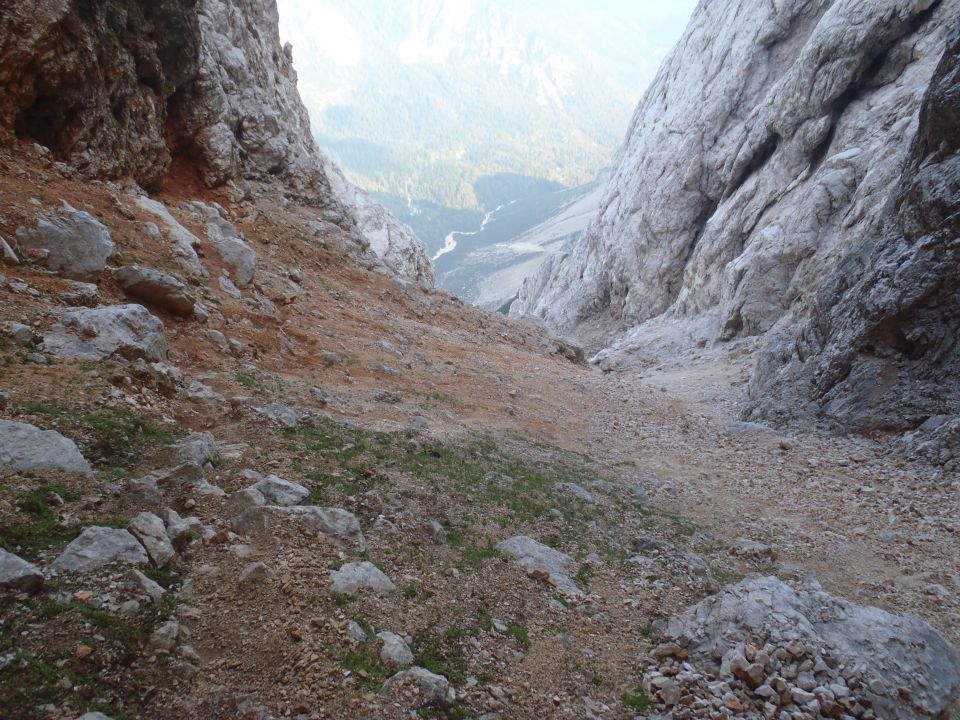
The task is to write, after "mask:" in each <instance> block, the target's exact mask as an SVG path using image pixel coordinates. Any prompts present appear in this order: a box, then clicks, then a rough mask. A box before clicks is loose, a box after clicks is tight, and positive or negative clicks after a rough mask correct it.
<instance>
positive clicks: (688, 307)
mask: <svg viewBox="0 0 960 720" xmlns="http://www.w3.org/2000/svg"><path fill="white" fill-rule="evenodd" d="M958 18H960V2H957V0H940V1H939V2H936V1H931V0H922V1H920V2H918V1H917V0H869V1H864V0H855V1H854V0H839V1H837V2H830V1H828V0H791V1H790V2H786V3H778V4H773V3H751V2H734V3H701V4H700V6H699V8H698V9H697V11H696V13H695V15H694V17H693V19H692V21H691V24H690V26H689V28H688V30H687V32H686V34H685V36H684V38H683V39H682V40H681V42H680V43H679V45H678V47H677V48H676V49H675V50H674V52H673V54H672V55H671V56H670V57H669V58H668V60H667V61H666V63H665V65H664V67H663V68H662V69H661V71H660V74H659V75H658V77H657V79H656V81H655V82H654V84H653V85H652V86H651V88H650V90H649V91H648V92H647V94H646V95H645V96H644V98H643V100H642V101H641V103H640V105H639V107H638V109H637V112H636V115H635V117H634V120H633V123H632V126H631V128H630V131H629V133H628V137H627V140H626V142H625V144H624V146H623V148H622V149H621V151H620V154H619V157H618V162H617V170H616V172H615V174H614V176H613V178H612V180H611V182H610V184H609V186H608V188H607V191H606V195H605V197H604V199H603V201H602V204H601V209H600V213H599V216H598V217H597V218H596V219H595V221H594V222H593V224H592V226H591V228H590V229H589V230H588V233H587V235H586V237H585V239H584V240H583V241H582V242H581V243H580V245H579V246H578V247H577V248H576V249H575V250H574V251H573V252H572V253H571V254H570V255H569V256H557V257H555V258H553V259H552V260H551V261H550V262H549V263H548V264H547V265H545V266H544V268H543V270H542V271H541V272H540V274H539V275H537V276H536V277H534V278H532V279H531V280H529V281H528V282H527V284H526V285H525V287H524V288H523V290H522V291H521V294H520V298H519V300H518V302H517V303H516V304H515V305H514V308H513V312H514V313H515V314H526V315H533V316H536V317H539V318H542V319H544V320H546V321H547V322H548V323H549V324H551V325H553V326H554V327H557V328H560V329H563V330H565V331H567V332H569V333H572V334H575V335H578V336H579V337H580V338H581V339H583V340H584V341H586V342H588V343H589V344H592V345H594V346H595V347H602V346H609V345H613V346H614V349H613V350H612V351H608V352H606V353H605V354H604V355H603V357H604V360H605V362H607V363H608V364H610V365H616V364H618V363H623V362H629V361H630V357H631V355H632V354H634V353H635V352H636V351H638V350H643V349H647V350H649V349H650V348H651V347H652V346H654V345H656V344H658V343H660V344H662V343H664V342H665V339H669V340H670V341H671V342H675V343H678V344H679V345H680V346H682V345H684V344H685V343H686V344H688V345H692V344H694V343H701V344H702V343H710V342H714V341H718V340H719V341H724V340H731V339H735V338H739V337H747V336H758V335H764V334H767V333H770V331H771V330H776V331H777V333H774V334H778V333H779V331H780V329H781V328H782V327H784V326H786V325H789V324H790V323H792V322H793V320H792V318H793V312H794V311H798V312H799V311H800V308H802V307H810V306H811V305H815V304H816V303H815V301H814V298H815V297H817V294H818V293H819V292H820V290H821V286H822V285H823V282H824V278H827V277H833V281H832V283H833V286H834V288H835V290H834V291H833V294H834V298H835V299H836V297H839V296H840V295H845V296H847V297H848V304H847V305H845V306H844V307H843V308H839V307H838V308H834V309H833V311H834V315H833V320H830V321H827V320H825V319H824V320H823V322H826V323H827V324H828V325H829V326H830V327H834V328H836V327H839V325H840V324H841V318H842V317H849V318H850V322H851V323H853V324H856V321H854V320H853V319H852V316H849V315H844V313H850V312H852V308H853V305H856V304H857V303H858V302H860V303H867V304H868V305H869V303H870V302H871V301H870V300H869V299H868V298H867V297H866V296H863V295H861V293H864V292H866V291H867V289H868V287H867V286H866V285H859V284H858V281H859V280H860V277H859V274H858V273H859V268H862V267H864V265H865V263H867V262H869V257H870V252H871V248H872V247H873V245H874V244H875V243H876V239H877V238H878V237H879V236H880V235H881V234H882V232H883V228H884V227H885V219H884V218H885V214H884V208H885V207H887V205H888V203H889V202H890V198H891V194H892V192H894V190H895V189H896V188H897V186H898V183H899V182H901V177H903V178H904V179H903V181H902V182H903V183H906V184H907V185H909V184H910V182H911V178H916V179H917V181H918V182H919V181H920V180H921V179H922V178H921V176H919V175H915V173H916V165H915V163H916V162H917V160H916V158H913V157H912V155H911V153H912V152H913V151H912V150H911V148H913V147H914V145H913V144H912V141H913V138H914V137H915V136H916V135H917V128H918V123H919V120H918V118H919V115H920V108H921V105H922V103H923V98H924V96H925V93H926V91H927V88H928V87H929V86H930V83H931V78H932V76H933V75H934V71H935V69H936V68H937V66H938V64H939V63H940V60H941V57H942V55H943V52H944V47H945V44H946V36H947V33H948V31H949V29H950V28H951V27H954V26H955V25H956V23H957V19H958ZM953 131H954V134H956V126H955V125H954V126H953ZM916 194H917V191H915V192H914V195H916ZM941 202H942V203H943V204H944V206H945V207H948V208H949V207H951V201H950V200H949V196H948V195H947V196H945V199H943V200H942V201H941ZM955 206H956V201H955V199H954V200H953V201H952V207H955ZM918 212H919V211H918ZM944 212H945V211H944ZM914 225H916V223H914ZM911 232H920V229H919V228H916V229H915V230H911ZM891 252H892V250H891ZM944 252H946V251H945V250H944ZM857 258H860V259H859V260H858V259H857ZM952 258H953V266H952V267H953V270H954V271H955V270H956V258H955V255H953V256H952ZM905 259H909V260H913V259H916V258H914V257H911V258H905ZM943 259H944V262H945V263H946V262H947V260H948V259H949V258H948V257H947V256H946V255H945V256H944V258H943ZM887 262H889V261H887ZM881 264H882V263H881ZM922 267H924V265H923V264H921V265H917V266H916V272H917V274H918V275H922V274H923V273H922V272H921V268H922ZM931 267H932V266H931ZM948 267H949V265H948ZM944 272H946V271H945V270H944ZM907 279H908V278H907V274H906V273H904V274H903V277H902V278H898V279H897V282H901V281H905V280H907ZM918 282H919V280H918ZM930 282H933V283H934V284H935V281H930ZM921 286H922V287H927V281H924V283H923V284H921V285H918V286H917V287H918V288H919V287H921ZM911 290H912V288H900V289H898V292H899V293H901V296H902V297H906V295H908V294H909V293H910V292H911ZM917 292H918V293H919V294H920V295H923V294H924V293H923V292H921V291H919V290H917ZM822 297H823V298H826V296H822ZM856 297H859V300H857V299H855V298H856ZM824 302H826V303H827V306H829V301H827V300H824ZM900 302H902V301H900ZM893 304H894V305H896V304H897V303H893ZM831 307H832V306H831ZM824 309H825V307H822V308H821V311H823V310H824ZM949 310H950V307H948V306H944V305H940V306H936V305H933V306H931V307H930V308H929V309H928V311H927V312H926V314H925V317H926V320H925V321H924V322H925V323H926V324H927V326H928V327H933V326H936V327H938V328H939V330H938V332H943V333H948V330H949V323H948V322H946V321H945V320H944V318H945V317H947V316H946V315H944V313H946V312H948V311H949ZM870 312H872V313H875V315H876V316H877V317H879V314H881V313H880V311H870ZM884 312H892V310H891V311H884ZM811 313H812V315H814V316H815V315H817V314H818V313H817V311H816V310H815V309H814V310H810V311H809V312H808V315H809V314H811ZM868 314H870V313H868ZM815 324H816V323H815ZM678 328H679V329H678ZM627 331H628V332H627ZM830 332H833V331H827V330H823V333H825V335H829V334H830ZM878 332H880V333H881V334H882V331H880V330H878ZM624 333H625V334H624ZM825 335H822V337H825ZM771 336H772V335H771ZM780 342H781V341H777V343H778V345H779V343H780ZM887 344H888V345H891V344H892V345H893V346H895V347H899V348H900V350H901V351H905V352H908V353H909V352H915V351H916V350H917V349H918V346H917V345H916V343H915V342H914V341H908V342H906V343H905V344H904V343H901V344H900V345H898V344H897V341H896V340H895V339H893V338H891V339H889V340H888V341H887ZM906 346H912V349H905V348H906ZM938 347H940V351H941V352H942V353H947V354H949V353H951V352H952V353H954V356H955V353H956V350H955V347H954V348H952V349H951V347H950V346H949V345H948V344H946V343H944V344H942V345H939V346H938ZM845 351H846V349H845ZM770 352H771V353H774V354H775V355H777V356H778V357H780V358H781V360H785V358H784V353H785V351H784V350H783V349H782V346H781V349H780V350H779V352H777V351H774V350H771V351H770ZM798 352H799V353H800V354H801V355H802V354H803V350H798ZM813 352H817V350H815V349H814V350H813ZM763 368H765V369H761V372H760V375H759V377H761V378H768V379H769V378H770V377H771V373H772V372H775V371H773V370H771V369H770V360H769V359H768V360H765V361H764V362H763ZM931 372H934V373H935V372H937V371H936V370H931ZM780 379H781V380H782V378H780ZM833 382H836V376H835V377H834V380H833ZM762 383H763V381H762V380H758V385H757V388H758V389H757V390H756V392H757V393H762V392H763V391H762V390H760V389H759V388H760V387H761V385H762ZM826 384H827V385H828V386H829V385H830V382H829V381H828V382H827V383H826ZM900 390H901V391H902V390H903V388H901V389H900ZM824 391H825V390H824ZM786 392H787V391H786V390H784V393H786ZM808 394H809V393H807V391H806V390H805V389H803V390H797V392H796V395H808ZM894 396H896V393H894V395H892V396H891V397H894ZM782 399H783V401H784V402H787V404H788V405H792V403H791V402H788V401H787V400H786V398H782ZM921 404H922V403H921ZM841 414H843V413H841ZM881 414H882V413H881ZM921 414H922V413H921Z"/></svg>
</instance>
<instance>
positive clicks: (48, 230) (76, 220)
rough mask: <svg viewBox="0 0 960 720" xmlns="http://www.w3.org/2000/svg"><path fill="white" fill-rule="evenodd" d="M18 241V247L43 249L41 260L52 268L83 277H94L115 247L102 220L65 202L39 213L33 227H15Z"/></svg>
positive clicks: (86, 278) (75, 278)
mask: <svg viewBox="0 0 960 720" xmlns="http://www.w3.org/2000/svg"><path fill="white" fill-rule="evenodd" d="M17 243H18V244H19V246H20V249H21V251H36V252H41V253H44V257H43V260H42V262H43V263H44V265H46V266H47V267H48V268H50V269H51V270H53V271H54V272H57V273H59V274H60V275H62V276H63V277H66V278H70V279H71V280H84V281H95V280H96V279H97V278H98V277H99V276H100V273H101V272H102V271H103V268H104V267H106V264H107V258H109V257H110V256H111V255H113V253H114V251H115V250H116V245H114V243H113V240H112V239H111V238H110V232H109V231H108V230H107V228H106V226H104V224H103V223H101V222H100V221H99V220H97V219H96V218H95V217H93V216H92V215H90V214H89V213H85V212H83V211H81V210H75V209H74V208H72V207H70V206H69V205H67V204H66V203H64V207H63V209H62V210H60V211H57V212H53V213H48V214H45V215H41V216H40V218H38V220H37V227H36V228H35V229H33V230H30V229H27V228H20V229H19V230H17Z"/></svg>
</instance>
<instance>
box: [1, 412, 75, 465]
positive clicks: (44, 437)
mask: <svg viewBox="0 0 960 720" xmlns="http://www.w3.org/2000/svg"><path fill="white" fill-rule="evenodd" d="M0 467H6V468H10V469H12V470H16V471H18V472H34V471H42V470H59V471H62V472H66V473H76V474H78V475H86V476H92V475H93V469H92V468H91V467H90V463H88V462H87V459H86V458H85V457H83V455H82V454H81V453H80V450H79V449H78V448H77V446H76V445H75V444H74V442H73V441H72V440H70V439H69V438H66V437H64V436H63V435H61V434H60V433H58V432H56V431H55V430H41V429H40V428H38V427H35V426H34V425H28V424H25V423H18V422H13V421H11V420H0Z"/></svg>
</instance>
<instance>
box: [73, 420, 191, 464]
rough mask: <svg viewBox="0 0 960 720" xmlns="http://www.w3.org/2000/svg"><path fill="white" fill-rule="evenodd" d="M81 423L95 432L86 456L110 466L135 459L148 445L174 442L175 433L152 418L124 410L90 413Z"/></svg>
mask: <svg viewBox="0 0 960 720" xmlns="http://www.w3.org/2000/svg"><path fill="white" fill-rule="evenodd" d="M82 422H83V424H84V425H86V426H87V427H88V428H89V429H90V430H91V431H92V433H93V441H92V442H91V443H90V444H89V445H88V446H87V448H86V450H87V455H88V456H89V457H92V458H94V459H99V460H100V461H102V462H103V463H105V464H108V465H117V464H122V462H123V461H124V460H130V459H133V458H136V457H137V456H138V455H139V453H140V452H141V451H142V450H144V449H145V448H146V447H148V446H151V445H169V444H171V443H172V442H173V441H174V437H173V435H172V434H171V433H170V432H168V431H166V430H164V429H162V428H160V427H159V426H157V425H156V424H155V423H154V421H153V420H152V419H151V418H149V417H146V416H141V415H135V414H134V413H132V412H130V411H129V410H125V409H111V410H106V411H103V412H97V413H88V414H86V415H84V416H83V418H82Z"/></svg>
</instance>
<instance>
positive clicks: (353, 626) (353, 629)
mask: <svg viewBox="0 0 960 720" xmlns="http://www.w3.org/2000/svg"><path fill="white" fill-rule="evenodd" d="M347 635H349V636H350V639H351V640H353V641H354V642H358V643H365V642H366V641H367V640H368V639H369V638H368V637H367V631H366V630H364V629H363V628H362V627H361V626H360V623H358V622H357V621H356V620H351V621H350V622H349V623H348V624H347Z"/></svg>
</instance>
